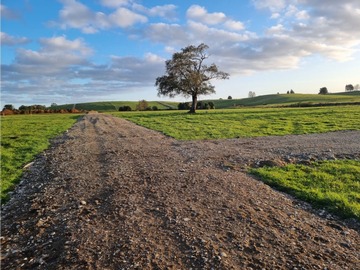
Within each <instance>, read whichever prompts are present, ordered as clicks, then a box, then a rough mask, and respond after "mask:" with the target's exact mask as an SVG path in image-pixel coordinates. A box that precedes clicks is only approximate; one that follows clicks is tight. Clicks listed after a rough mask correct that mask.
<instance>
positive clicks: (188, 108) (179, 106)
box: [178, 102, 190, 110]
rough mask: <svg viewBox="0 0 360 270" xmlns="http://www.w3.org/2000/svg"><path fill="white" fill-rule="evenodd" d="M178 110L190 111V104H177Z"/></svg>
mask: <svg viewBox="0 0 360 270" xmlns="http://www.w3.org/2000/svg"><path fill="white" fill-rule="evenodd" d="M178 109H179V110H190V104H189V103H188V102H183V103H179V104H178Z"/></svg>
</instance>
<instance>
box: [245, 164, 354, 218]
mask: <svg viewBox="0 0 360 270" xmlns="http://www.w3.org/2000/svg"><path fill="white" fill-rule="evenodd" d="M251 173H253V174H255V175H256V176H258V177H260V178H261V179H262V180H263V181H264V182H265V183H267V184H269V185H270V186H273V187H275V188H277V189H279V190H282V191H285V192H287V193H290V194H292V195H294V196H296V197H297V198H299V199H302V200H304V201H307V202H309V203H311V204H312V205H315V206H317V207H321V208H326V209H327V210H329V211H331V212H333V213H335V214H337V215H340V216H342V217H345V218H349V217H356V218H357V219H359V220H360V161H354V160H343V161H339V160H338V161H326V162H320V163H313V164H312V165H311V166H304V165H293V164H291V165H288V166H285V167H271V168H260V169H253V170H251Z"/></svg>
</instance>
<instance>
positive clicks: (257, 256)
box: [1, 114, 360, 269]
mask: <svg viewBox="0 0 360 270" xmlns="http://www.w3.org/2000/svg"><path fill="white" fill-rule="evenodd" d="M359 141H360V132H355V131H353V132H350V131H349V132H336V133H328V134H322V135H307V136H284V137H267V138H255V139H236V140H235V139H234V140H216V141H196V142H180V141H176V140H174V139H171V138H168V137H166V136H163V135H162V134H159V133H157V132H155V131H151V130H147V129H145V128H142V127H139V126H136V125H134V124H132V123H129V122H127V121H125V120H122V119H118V118H113V117H111V116H106V115H101V114H89V115H86V116H85V117H84V118H83V119H82V120H80V121H79V122H78V123H77V124H76V125H75V126H74V127H73V128H71V129H70V130H69V131H68V133H66V134H65V135H64V136H62V137H60V138H58V139H57V140H55V141H54V144H53V146H52V147H51V149H49V150H48V151H46V153H44V155H42V156H41V157H39V158H38V159H37V160H36V161H35V163H34V164H33V165H32V166H31V167H30V169H29V171H27V173H26V174H25V176H24V179H23V181H22V184H21V185H20V186H19V188H18V189H17V190H16V192H15V193H14V194H13V199H12V200H11V201H10V202H9V203H8V204H7V205H6V207H5V208H4V209H2V214H1V215H2V228H1V242H2V257H1V259H2V260H1V269H191V268H192V269H359V268H357V267H359V266H360V235H359V231H360V229H359V227H357V226H358V223H356V222H355V223H354V222H353V223H352V225H347V224H348V223H346V222H345V221H339V220H337V218H335V217H332V216H330V215H328V214H326V213H324V212H321V211H320V212H319V211H314V210H312V209H311V208H310V207H309V206H308V205H306V204H304V203H301V202H299V201H297V200H294V199H292V198H291V197H289V196H287V195H284V194H282V193H280V192H277V191H274V190H273V189H271V188H270V187H268V186H266V185H265V184H263V183H261V182H259V181H257V180H255V179H253V178H251V177H250V176H248V175H246V174H245V173H244V172H242V171H243V169H244V168H245V167H246V166H247V165H251V164H252V165H254V164H255V165H256V164H258V165H261V164H262V163H264V162H268V161H269V160H270V161H274V162H276V163H281V162H284V161H291V162H296V161H301V162H306V160H308V159H320V158H322V159H333V158H342V157H351V158H356V157H357V158H358V157H360V143H359Z"/></svg>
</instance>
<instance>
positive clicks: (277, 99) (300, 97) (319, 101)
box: [50, 91, 360, 112]
mask: <svg viewBox="0 0 360 270" xmlns="http://www.w3.org/2000/svg"><path fill="white" fill-rule="evenodd" d="M201 101H202V102H213V103H214V104H215V108H217V109H231V108H239V107H255V106H269V107H280V106H324V105H334V104H360V91H352V92H344V93H334V94H327V95H318V94H275V95H263V96H257V97H253V98H243V99H209V100H201ZM148 103H149V106H150V107H153V106H156V107H157V108H158V109H159V110H168V109H177V105H178V104H179V102H176V101H170V102H169V101H166V102H161V101H148ZM137 104H138V101H101V102H88V103H77V104H64V105H57V106H52V107H50V109H54V110H59V109H72V108H74V107H75V108H76V109H78V110H85V111H90V110H95V111H99V112H109V111H117V110H119V107H121V106H130V107H131V109H132V110H135V109H136V105H137Z"/></svg>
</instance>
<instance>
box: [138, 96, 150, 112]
mask: <svg viewBox="0 0 360 270" xmlns="http://www.w3.org/2000/svg"><path fill="white" fill-rule="evenodd" d="M148 108H149V103H148V102H147V101H146V100H145V99H143V100H140V101H139V103H138V104H137V105H136V110H137V111H146V110H147V109H148Z"/></svg>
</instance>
